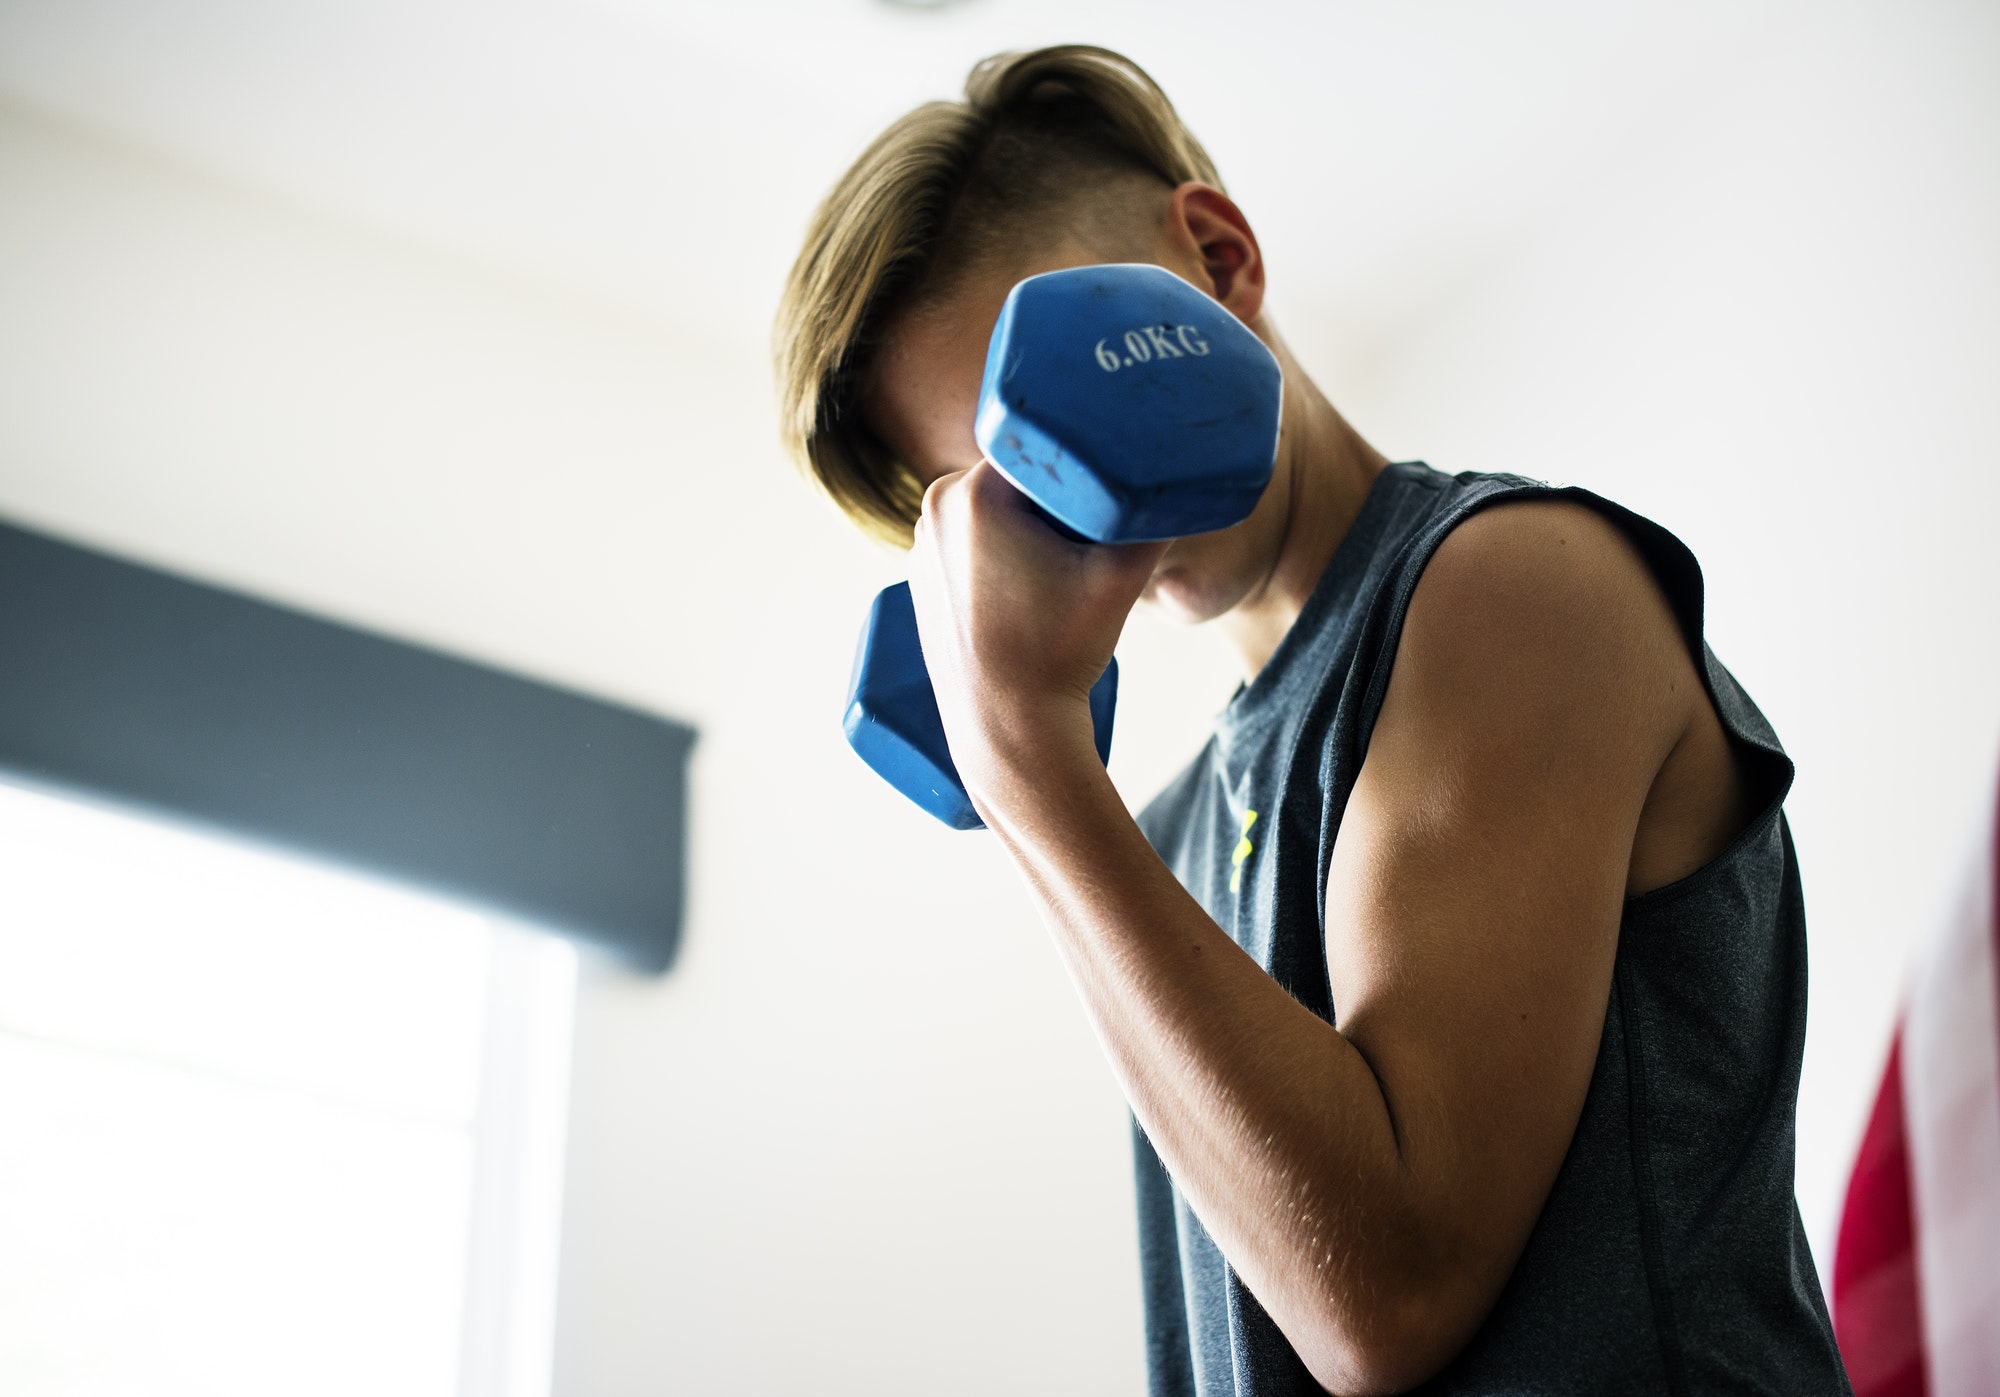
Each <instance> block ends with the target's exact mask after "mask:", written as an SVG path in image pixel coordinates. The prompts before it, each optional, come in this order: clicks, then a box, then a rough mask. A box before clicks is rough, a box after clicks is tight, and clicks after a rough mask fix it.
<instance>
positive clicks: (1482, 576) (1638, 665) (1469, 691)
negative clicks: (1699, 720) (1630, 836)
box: [1381, 497, 1699, 750]
mask: <svg viewBox="0 0 2000 1397" xmlns="http://www.w3.org/2000/svg"><path fill="white" fill-rule="evenodd" d="M1691 670H1692V664H1691V660H1690V656H1689V652H1688V649H1687V646H1686V642H1685V640H1684V639H1683V637H1682V634H1681V630H1680V626H1679V623H1678V622H1677V621H1676V619H1675V615H1674V612H1673V609H1672V607H1671V606H1670V604H1669V602H1668V599H1667V596H1666V594H1665V593H1664V592H1663V591H1662V589H1661V587H1660V585H1659V583H1658V582H1657V581H1656V580H1655V578H1654V576H1653V573H1652V572H1651V570H1650V569H1649V567H1648V565H1647V562H1646V559H1645V557H1644V556H1643V555H1642V554H1641V553H1640V551H1639V549H1638V547H1637V546H1636V545H1635V544H1634V543H1633V541H1632V540H1631V539H1630V538H1629V537H1628V536H1627V535H1626V534H1625V532H1624V531H1622V530H1621V529H1620V528H1619V527H1618V526H1617V525H1616V524H1614V523H1612V522H1611V521H1610V520H1609V519H1607V518H1606V517H1605V516H1604V515H1603V514H1601V513H1599V512H1598V511H1597V510H1596V509H1593V508H1591V507H1590V506H1589V505H1587V504H1584V503H1581V502H1579V501H1577V500H1575V499H1566V498H1562V497H1555V498H1549V497H1538V498H1529V499H1523V500H1502V501H1499V502H1497V503H1495V504H1493V505H1491V506H1489V507H1487V508H1484V509H1482V510H1480V511H1478V512H1477V513H1474V514H1472V515H1471V516H1469V517H1468V518H1466V519H1464V520H1463V521H1461V522H1460V523H1458V524H1457V525H1456V526H1455V527H1453V528H1452V529H1451V530H1450V532H1448V533H1447V534H1446V535H1445V536H1444V538H1443V539H1442V541H1440V542H1439V543H1438V544H1437V546H1436V548H1435V550H1434V551H1433V553H1432V554H1431V556H1430V558H1429V560H1428V562H1427V563H1426V564H1425V566H1424V567H1423V570H1422V573H1421V575H1420V576H1419V578H1418V580H1417V583H1416V586H1415V589H1414V592H1413V593H1412V595H1411V598H1410V602H1409V607H1408V610H1407V612H1406V613H1405V615H1404V617H1403V618H1402V625H1401V629H1400V634H1399V636H1398V637H1397V640H1396V644H1395V653H1394V658H1393V661H1392V671H1391V678H1390V682H1389V685H1388V688H1387V692H1386V695H1385V699H1384V709H1383V713H1382V715H1381V716H1382V717H1383V718H1388V717H1390V716H1391V710H1396V709H1401V710H1403V711H1404V712H1405V713H1407V714H1409V715H1411V716H1415V717H1417V718H1419V720H1420V721H1421V723H1422V724H1423V726H1425V727H1430V726H1432V725H1434V724H1452V725H1461V726H1462V725H1467V724H1470V725H1473V726H1476V727H1477V728H1480V729H1483V730H1487V731H1491V732H1493V733H1494V734H1495V736H1496V737H1497V736H1500V735H1502V734H1504V733H1506V732H1509V731H1512V732H1513V733H1514V734H1516V735H1523V734H1526V733H1530V732H1531V733H1532V734H1533V735H1534V739H1535V741H1536V744H1537V745H1540V744H1541V743H1543V742H1560V741H1563V740H1566V739H1567V738H1571V737H1574V736H1575V734H1576V732H1577V730H1578V729H1579V727H1590V726H1595V727H1599V728H1601V727H1604V726H1605V725H1612V726H1615V727H1616V728H1618V729H1620V730H1622V731H1623V732H1624V733H1625V735H1626V736H1628V737H1629V738H1630V739H1632V740H1633V741H1635V742H1636V743H1637V744H1638V746H1639V747H1642V748H1645V749H1649V750H1650V749H1654V748H1656V747H1659V746H1661V745H1662V744H1664V745H1665V746H1668V747H1670V746H1671V745H1672V741H1673V740H1674V739H1676V738H1677V737H1678V735H1679V733H1680V732H1681V731H1682V730H1683V729H1684V728H1685V726H1686V724H1687V722H1688V721H1689V716H1690V712H1691V707H1690V705H1691V703H1692V700H1693V698H1694V694H1695V692H1696V691H1697V690H1698V688H1699V681H1698V680H1694V682H1692V683H1691V682H1690V680H1691V679H1692V675H1691Z"/></svg>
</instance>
